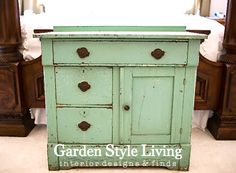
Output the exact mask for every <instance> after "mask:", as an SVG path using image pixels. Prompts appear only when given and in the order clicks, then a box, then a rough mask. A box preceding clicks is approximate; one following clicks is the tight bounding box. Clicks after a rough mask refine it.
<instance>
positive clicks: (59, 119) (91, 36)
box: [41, 26, 205, 170]
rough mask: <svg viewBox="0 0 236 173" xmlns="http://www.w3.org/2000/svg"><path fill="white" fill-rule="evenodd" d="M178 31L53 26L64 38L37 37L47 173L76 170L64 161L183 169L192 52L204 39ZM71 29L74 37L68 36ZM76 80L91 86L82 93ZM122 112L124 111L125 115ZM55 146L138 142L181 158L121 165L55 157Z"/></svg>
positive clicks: (194, 63) (193, 61) (102, 146)
mask: <svg viewBox="0 0 236 173" xmlns="http://www.w3.org/2000/svg"><path fill="white" fill-rule="evenodd" d="M165 29H166V30H165ZM182 29H183V28H182ZM182 29H181V27H180V28H176V27H173V28H170V27H169V28H168V27H167V28H163V27H127V28H126V27H113V26H112V27H65V28H63V27H58V28H57V29H56V30H57V31H63V32H57V33H48V34H43V35H42V36H41V39H42V49H43V50H42V51H43V65H44V76H45V77H44V79H45V90H46V91H45V94H46V111H47V121H48V164H49V169H50V170H58V169H69V168H72V167H76V166H75V165H74V166H73V165H72V166H71V165H63V164H62V162H63V163H64V162H70V161H73V162H83V161H87V162H92V163H94V162H98V164H102V163H103V161H104V160H107V161H112V162H119V161H122V162H125V161H128V162H135V161H139V162H142V161H148V164H146V165H145V166H152V165H151V163H152V162H154V161H164V162H168V161H170V162H176V165H175V166H173V165H172V166H169V165H165V166H164V167H167V168H169V169H175V170H188V167H189V160H190V148H191V147H190V132H191V117H192V113H193V101H194V88H195V78H196V69H197V63H198V49H199V43H200V39H202V38H205V36H204V35H199V34H193V33H187V32H183V31H181V30H182ZM70 30H74V31H76V32H66V31H70ZM164 30H165V31H164ZM172 30H173V31H175V32H172ZM166 31H168V32H166ZM79 47H86V48H87V49H88V50H89V52H90V55H89V57H86V58H85V59H80V58H79V57H78V55H77V53H76V49H77V48H79ZM156 48H161V49H163V50H164V51H165V55H164V56H163V57H162V58H161V59H159V60H157V59H154V58H153V57H152V56H151V52H152V51H153V50H154V49H156ZM82 81H86V82H88V83H89V84H90V86H91V87H90V89H89V90H87V91H86V92H82V91H81V90H80V89H79V88H78V84H79V83H80V82H82ZM125 106H129V108H130V109H129V110H125V109H124V107H125ZM83 121H84V122H87V123H89V124H90V127H89V128H88V129H87V130H85V131H83V130H81V129H80V128H79V126H78V125H79V124H80V123H81V122H83ZM57 144H63V145H65V149H73V148H74V149H76V148H77V149H81V148H82V147H83V145H85V146H86V147H87V149H88V150H92V149H95V148H97V149H100V150H101V151H102V152H105V150H106V146H107V144H115V145H116V147H117V148H119V149H127V148H128V146H126V145H129V146H130V148H131V149H137V151H138V152H141V150H142V144H148V148H149V149H150V147H151V146H152V145H153V147H155V148H157V149H167V148H169V149H172V150H175V149H181V151H182V153H181V154H182V157H183V158H182V159H176V158H173V157H172V158H170V157H168V156H166V155H160V156H158V157H157V156H156V157H143V156H142V155H141V154H139V155H137V156H134V157H129V156H127V155H126V156H125V157H124V159H120V158H118V157H117V156H110V157H108V156H101V157H96V156H90V157H83V156H77V157H69V156H61V157H57V156H56V155H55V153H54V148H55V146H57ZM57 151H59V149H57ZM148 152H150V151H148ZM87 166H88V167H89V165H87ZM90 166H91V165H90ZM101 166H104V165H101ZM155 166H158V165H155ZM159 166H163V165H159ZM82 167H86V165H83V166H82Z"/></svg>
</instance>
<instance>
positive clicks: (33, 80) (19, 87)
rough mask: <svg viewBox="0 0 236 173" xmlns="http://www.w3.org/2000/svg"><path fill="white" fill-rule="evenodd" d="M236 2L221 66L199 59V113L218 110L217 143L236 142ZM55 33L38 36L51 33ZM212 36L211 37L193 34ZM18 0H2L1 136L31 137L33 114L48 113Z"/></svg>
mask: <svg viewBox="0 0 236 173" xmlns="http://www.w3.org/2000/svg"><path fill="white" fill-rule="evenodd" d="M233 16H236V1H233V0H228V7H227V17H226V25H225V35H224V42H223V46H224V49H225V54H224V55H222V56H221V59H220V61H219V62H212V61H209V60H208V59H207V58H206V57H203V56H202V55H199V59H200V63H199V66H198V72H197V83H196V92H195V109H196V110H208V109H210V110H214V112H215V115H214V116H213V117H212V118H210V119H209V121H208V129H209V130H210V132H211V133H212V134H213V136H214V137H215V138H216V139H236V20H234V19H233ZM46 31H50V30H35V32H46ZM191 32H198V33H199V32H200V33H205V34H209V31H198V30H191ZM21 40H22V39H21V31H20V20H19V8H18V2H17V0H0V135H7V136H27V134H28V133H29V132H30V131H31V129H32V128H33V127H34V122H33V120H32V119H31V118H30V114H29V108H31V107H34V108H43V107H44V106H45V105H44V87H43V86H44V85H43V68H42V64H41V57H39V58H37V59H35V60H32V61H24V60H23V59H22V55H21V54H20V53H19V46H20V45H21Z"/></svg>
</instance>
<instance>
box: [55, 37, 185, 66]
mask: <svg viewBox="0 0 236 173" xmlns="http://www.w3.org/2000/svg"><path fill="white" fill-rule="evenodd" d="M187 46H188V43H187V42H84V41H80V42H79V41H78V42H77V41H66V40H65V41H55V42H54V63H56V64H63V63H84V64H107V63H117V64H126V63H129V64H187ZM78 48H80V49H79V52H80V54H82V58H81V57H80V56H79V54H78V52H77V49H78ZM81 48H86V49H83V50H81ZM157 49H161V50H162V51H164V55H163V56H161V57H160V54H161V55H162V53H161V52H158V50H157ZM154 50H156V55H154V56H157V57H154V56H153V55H151V54H152V52H154ZM81 51H82V52H81ZM159 51H160V50H159ZM88 52H89V54H88Z"/></svg>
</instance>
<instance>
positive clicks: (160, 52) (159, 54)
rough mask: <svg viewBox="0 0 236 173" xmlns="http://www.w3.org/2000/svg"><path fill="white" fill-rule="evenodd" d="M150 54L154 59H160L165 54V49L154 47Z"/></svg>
mask: <svg viewBox="0 0 236 173" xmlns="http://www.w3.org/2000/svg"><path fill="white" fill-rule="evenodd" d="M151 55H152V56H153V57H154V58H155V59H161V58H162V57H163V56H164V55H165V51H163V50H161V49H155V50H154V51H152V53H151Z"/></svg>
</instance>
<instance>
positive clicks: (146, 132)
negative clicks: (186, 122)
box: [120, 67, 185, 144]
mask: <svg viewBox="0 0 236 173" xmlns="http://www.w3.org/2000/svg"><path fill="white" fill-rule="evenodd" d="M120 73H121V74H120V83H121V95H120V97H121V98H120V99H121V101H120V122H121V123H120V134H121V143H124V144H125V143H128V144H129V143H131V144H143V143H149V144H163V143H178V142H179V140H180V133H181V117H182V104H183V95H184V94H183V93H184V74H185V70H184V68H175V67H155V68H154V67H149V68H148V67H140V68H122V69H121V72H120Z"/></svg>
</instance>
